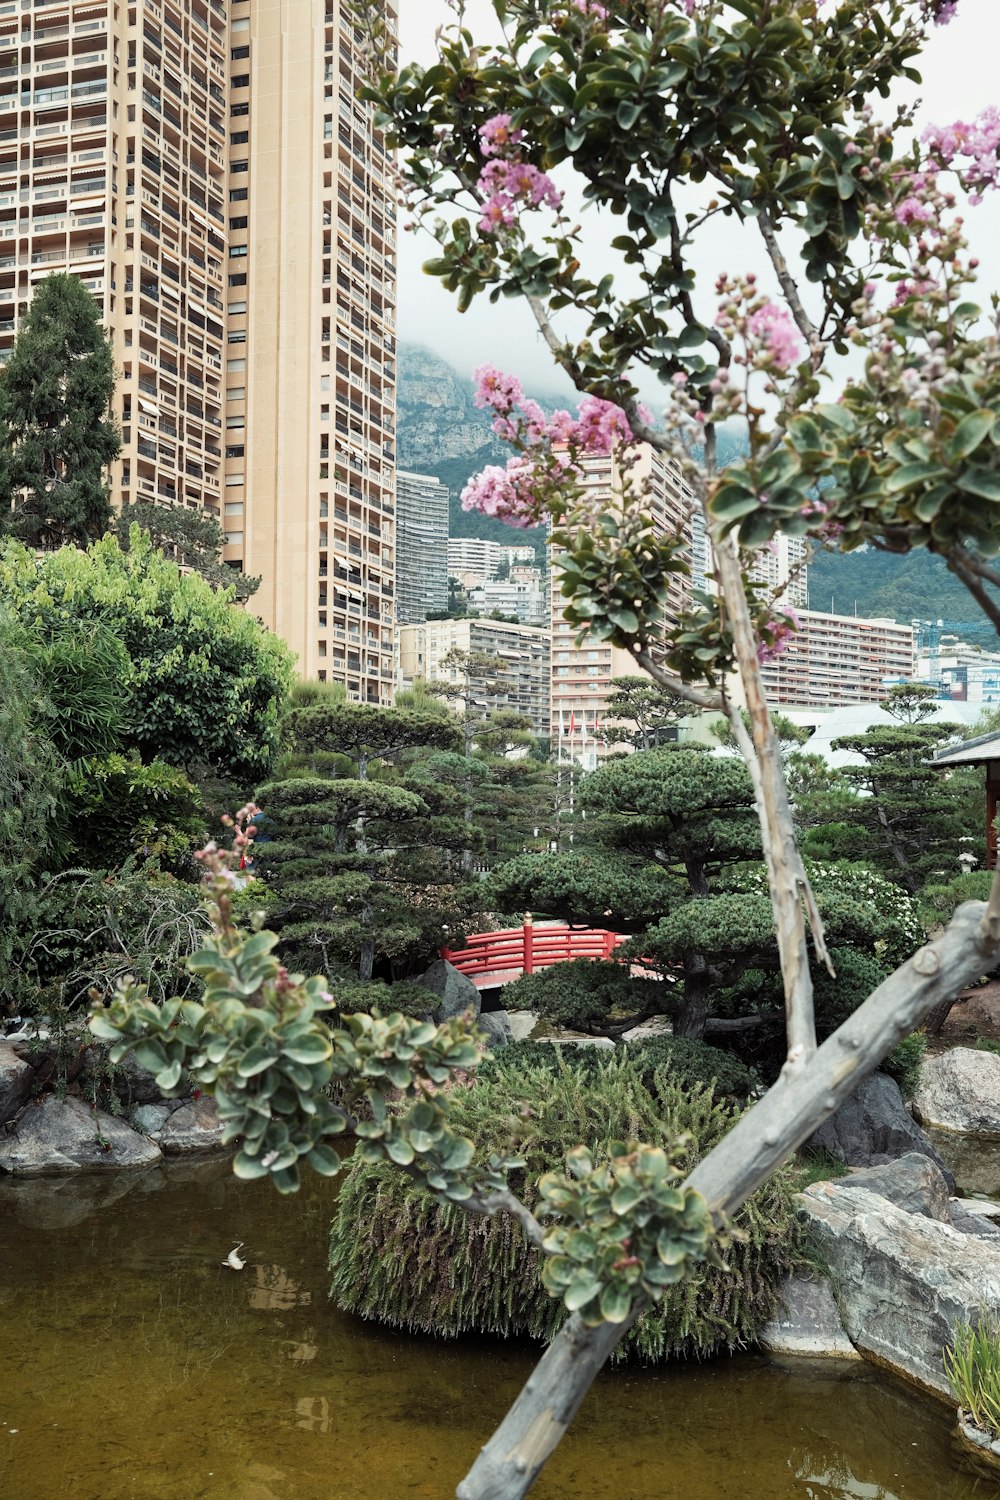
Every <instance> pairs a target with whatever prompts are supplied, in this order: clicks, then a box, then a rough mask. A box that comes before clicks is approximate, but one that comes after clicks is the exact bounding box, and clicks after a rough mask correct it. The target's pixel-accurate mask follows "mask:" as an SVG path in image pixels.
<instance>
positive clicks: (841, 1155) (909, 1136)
mask: <svg viewBox="0 0 1000 1500" xmlns="http://www.w3.org/2000/svg"><path fill="white" fill-rule="evenodd" d="M807 1148H808V1149H811V1150H817V1151H827V1152H828V1153H829V1154H830V1156H832V1157H833V1159H834V1161H841V1162H844V1163H845V1165H846V1166H848V1167H878V1166H881V1165H882V1164H883V1163H884V1162H887V1161H895V1160H896V1159H897V1157H900V1156H905V1155H906V1154H907V1153H908V1152H910V1151H918V1152H919V1153H920V1154H921V1156H929V1157H930V1159H931V1161H932V1162H934V1163H935V1165H936V1166H938V1167H940V1169H941V1171H942V1172H943V1173H944V1175H945V1181H946V1182H947V1183H948V1187H949V1190H952V1191H953V1190H954V1186H955V1183H954V1178H953V1177H952V1175H951V1173H950V1172H949V1170H948V1167H947V1165H946V1164H945V1162H943V1161H942V1160H941V1157H940V1156H939V1155H938V1153H937V1152H936V1151H935V1150H934V1147H933V1146H932V1145H931V1143H930V1141H929V1140H928V1139H927V1137H926V1136H925V1135H924V1133H923V1131H922V1130H921V1129H920V1127H919V1126H918V1125H915V1124H914V1123H913V1120H912V1119H911V1118H910V1115H909V1113H908V1111H907V1108H906V1105H905V1104H904V1103H903V1096H902V1094H901V1093H900V1092H899V1085H898V1083H896V1081H895V1080H894V1079H892V1078H890V1077H888V1075H887V1074H885V1073H871V1074H869V1076H868V1077H867V1078H865V1079H862V1081H861V1083H859V1084H858V1086H857V1088H856V1089H855V1090H854V1092H853V1093H852V1094H848V1096H847V1098H846V1099H845V1100H844V1102H843V1104H842V1105H841V1106H840V1108H839V1109H838V1110H835V1111H834V1113H833V1114H832V1115H831V1116H830V1118H829V1119H828V1120H824V1122H823V1124H822V1125H821V1126H820V1127H819V1129H818V1130H816V1131H814V1132H813V1134H812V1135H811V1136H810V1137H809V1141H808V1143H807Z"/></svg>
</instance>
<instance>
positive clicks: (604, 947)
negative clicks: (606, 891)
mask: <svg viewBox="0 0 1000 1500" xmlns="http://www.w3.org/2000/svg"><path fill="white" fill-rule="evenodd" d="M624 941H625V938H624V937H623V935H622V934H621V933H620V932H609V931H607V930H606V929H605V928H603V927H571V926H570V925H569V924H568V923H566V922H546V923H545V924H544V925H542V926H538V927H536V926H535V924H534V923H533V922H524V923H522V924H521V926H520V927H511V928H507V929H505V930H504V931H503V932H477V933H473V934H472V936H470V937H467V938H466V940H465V947H464V948H442V949H441V957H442V958H444V959H447V961H448V962H449V963H450V964H453V965H454V967H455V968H456V969H458V970H460V971H461V973H463V974H465V975H467V976H468V977H469V978H470V979H475V978H476V977H477V976H480V975H484V974H502V973H510V972H513V971H515V970H516V971H518V972H519V973H523V974H533V973H534V972H535V970H536V969H545V968H548V967H549V966H550V965H552V964H564V963H567V962H568V961H569V960H570V959H574V958H591V959H594V958H610V957H611V955H612V953H613V952H614V950H615V949H616V948H617V947H618V945H619V943H623V942H624Z"/></svg>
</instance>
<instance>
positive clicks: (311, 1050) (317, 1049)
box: [281, 1033, 333, 1063]
mask: <svg viewBox="0 0 1000 1500" xmlns="http://www.w3.org/2000/svg"><path fill="white" fill-rule="evenodd" d="M281 1050H282V1054H283V1055H284V1056H285V1057H288V1058H291V1060H292V1062H297V1063H317V1062H323V1061H324V1060H325V1059H326V1058H328V1057H330V1056H332V1054H333V1045H332V1043H331V1042H330V1041H329V1040H328V1039H327V1038H326V1037H323V1036H319V1035H317V1034H315V1033H314V1034H313V1035H312V1036H304V1037H300V1038H299V1039H297V1040H296V1041H294V1042H286V1043H285V1045H284V1046H283V1047H282V1049H281Z"/></svg>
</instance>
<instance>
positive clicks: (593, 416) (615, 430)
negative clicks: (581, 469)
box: [576, 396, 632, 454]
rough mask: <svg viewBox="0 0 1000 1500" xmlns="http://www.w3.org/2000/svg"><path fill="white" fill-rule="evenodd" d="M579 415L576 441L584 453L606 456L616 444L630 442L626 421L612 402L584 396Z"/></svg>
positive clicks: (630, 435) (630, 434)
mask: <svg viewBox="0 0 1000 1500" xmlns="http://www.w3.org/2000/svg"><path fill="white" fill-rule="evenodd" d="M579 413H580V420H579V423H578V431H577V434H576V441H577V443H578V444H579V446H580V447H582V448H583V450H584V452H585V453H596V454H608V453H610V452H611V451H612V449H613V448H614V447H615V446H616V444H618V443H630V442H631V441H632V429H631V427H630V426H629V425H628V419H627V417H626V416H625V413H624V412H623V411H622V409H621V407H620V406H616V405H615V404H614V402H613V401H602V400H601V399H600V398H599V397H598V396H584V398H583V400H582V401H581V402H580V406H579Z"/></svg>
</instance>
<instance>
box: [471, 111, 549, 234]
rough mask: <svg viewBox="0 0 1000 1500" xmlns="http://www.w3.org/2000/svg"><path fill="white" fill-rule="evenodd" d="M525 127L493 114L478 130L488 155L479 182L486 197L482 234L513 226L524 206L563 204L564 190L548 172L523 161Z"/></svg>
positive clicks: (535, 206) (493, 232)
mask: <svg viewBox="0 0 1000 1500" xmlns="http://www.w3.org/2000/svg"><path fill="white" fill-rule="evenodd" d="M523 139H524V131H523V130H512V129H511V122H510V115H494V117H493V119H492V120H487V121H486V124H485V125H482V126H480V129H479V144H480V150H481V151H482V153H483V155H484V156H485V157H488V158H489V160H488V161H487V163H486V165H485V167H484V168H483V170H482V172H481V173H480V176H479V182H478V184H477V186H478V188H479V191H480V192H481V193H482V194H483V195H484V196H485V199H486V201H485V203H484V204H483V212H482V216H481V218H480V220H479V228H480V230H481V231H482V232H483V234H496V232H497V231H498V230H500V229H512V228H513V227H514V225H515V224H516V223H517V217H518V214H519V213H520V212H521V211H523V210H524V209H529V208H541V207H542V205H543V204H545V205H547V206H548V207H549V208H553V209H559V208H560V207H561V206H562V193H560V191H559V189H558V188H557V187H556V185H555V183H554V182H553V181H552V178H551V177H550V176H549V175H548V173H547V172H543V171H541V170H540V168H538V167H535V166H532V164H531V162H527V161H522V160H521V157H520V155H519V153H518V148H519V146H520V144H521V142H522V141H523Z"/></svg>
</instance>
